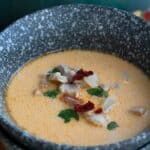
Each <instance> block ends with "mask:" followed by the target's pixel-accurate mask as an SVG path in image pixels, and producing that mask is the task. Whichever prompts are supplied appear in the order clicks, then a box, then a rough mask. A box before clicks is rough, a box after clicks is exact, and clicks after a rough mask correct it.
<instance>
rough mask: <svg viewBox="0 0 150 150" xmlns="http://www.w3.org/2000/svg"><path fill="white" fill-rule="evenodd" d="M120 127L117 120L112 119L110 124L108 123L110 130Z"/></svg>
mask: <svg viewBox="0 0 150 150" xmlns="http://www.w3.org/2000/svg"><path fill="white" fill-rule="evenodd" d="M117 127H119V125H118V124H117V123H116V122H115V121H111V122H110V123H109V124H108V125H107V129H108V130H113V129H115V128H117Z"/></svg>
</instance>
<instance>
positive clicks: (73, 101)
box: [61, 93, 83, 106]
mask: <svg viewBox="0 0 150 150" xmlns="http://www.w3.org/2000/svg"><path fill="white" fill-rule="evenodd" d="M61 99H62V100H63V101H64V102H66V103H68V104H70V105H73V106H75V105H82V104H83V100H81V99H79V98H76V97H75V96H72V95H69V94H67V93H64V94H63V95H62V96H61Z"/></svg>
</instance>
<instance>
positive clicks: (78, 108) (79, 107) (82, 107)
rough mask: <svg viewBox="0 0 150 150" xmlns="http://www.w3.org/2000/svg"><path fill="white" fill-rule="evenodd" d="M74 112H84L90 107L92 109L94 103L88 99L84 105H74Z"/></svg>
mask: <svg viewBox="0 0 150 150" xmlns="http://www.w3.org/2000/svg"><path fill="white" fill-rule="evenodd" d="M74 109H75V111H76V112H81V113H82V112H86V111H90V110H92V109H94V104H93V103H92V102H90V101H88V102H87V103H86V104H84V105H78V104H77V105H75V107H74Z"/></svg>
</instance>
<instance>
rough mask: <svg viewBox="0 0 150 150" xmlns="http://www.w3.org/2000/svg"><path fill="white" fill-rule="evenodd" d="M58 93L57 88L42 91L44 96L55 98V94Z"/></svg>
mask: <svg viewBox="0 0 150 150" xmlns="http://www.w3.org/2000/svg"><path fill="white" fill-rule="evenodd" d="M58 94H59V90H57V89H56V90H51V91H46V92H45V93H44V96H47V97H50V98H56V96H57V95H58Z"/></svg>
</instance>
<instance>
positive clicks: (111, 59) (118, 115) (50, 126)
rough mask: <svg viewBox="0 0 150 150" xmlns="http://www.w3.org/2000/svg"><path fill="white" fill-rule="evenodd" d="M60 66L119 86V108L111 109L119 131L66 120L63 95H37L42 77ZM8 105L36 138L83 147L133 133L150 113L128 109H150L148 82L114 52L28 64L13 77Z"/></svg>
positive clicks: (76, 52) (146, 122)
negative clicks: (61, 115) (137, 113)
mask: <svg viewBox="0 0 150 150" xmlns="http://www.w3.org/2000/svg"><path fill="white" fill-rule="evenodd" d="M59 64H67V65H69V66H71V67H75V68H83V69H86V70H92V71H94V72H96V73H97V74H98V76H99V78H100V83H108V84H111V83H114V82H118V83H119V84H120V87H119V88H117V89H115V90H112V91H111V94H112V95H115V96H116V97H117V106H116V107H115V108H114V109H113V110H112V111H111V112H109V115H110V117H111V118H113V119H114V120H115V121H116V122H117V123H118V124H119V127H118V128H117V129H115V130H112V131H109V130H107V129H106V128H104V127H99V126H93V125H92V124H90V123H87V121H86V120H85V119H84V118H82V117H80V120H79V121H76V120H74V119H72V120H71V121H70V122H69V123H64V122H63V120H62V119H61V118H59V117H58V116H57V115H58V113H59V112H60V110H62V109H64V108H68V105H66V104H65V103H63V102H62V101H60V100H59V98H56V99H50V98H48V97H45V96H33V94H32V92H33V90H34V89H36V88H37V86H38V84H39V76H40V75H41V74H43V73H45V72H47V71H48V70H49V69H50V68H52V67H54V66H57V65H59ZM122 72H127V73H128V74H129V77H130V78H129V81H128V82H125V81H124V80H123V79H122V76H121V73H122ZM83 97H85V98H86V96H84V95H83ZM93 101H94V100H93ZM6 104H7V108H8V112H9V114H10V115H11V117H12V118H13V120H14V121H15V122H16V123H17V125H18V126H19V127H21V128H23V129H25V130H28V131H29V132H30V133H31V134H33V135H35V136H37V137H40V138H43V139H46V140H49V141H52V142H55V143H66V144H71V145H80V146H89V145H99V144H109V143H114V142H117V141H121V140H125V139H128V138H130V137H132V136H135V135H137V134H138V133H140V132H141V131H142V130H143V129H145V128H146V127H147V126H148V125H149V123H150V119H149V118H148V117H144V116H142V117H139V116H135V115H133V114H131V113H130V112H129V109H130V108H131V107H134V106H142V107H146V108H147V109H150V81H149V79H148V77H147V76H146V75H144V73H143V72H142V71H141V70H140V69H138V68H137V67H135V66H134V65H132V64H130V63H128V62H127V61H123V60H122V59H120V58H117V57H115V56H112V55H108V54H103V53H99V52H91V51H80V50H73V51H65V52H59V53H53V54H48V55H46V56H43V57H40V58H37V59H36V60H34V61H32V62H30V63H28V64H26V65H25V66H24V67H23V68H22V69H21V70H20V71H19V72H18V73H17V74H16V76H14V77H13V79H12V80H11V81H10V84H9V86H8V90H7V92H6Z"/></svg>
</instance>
